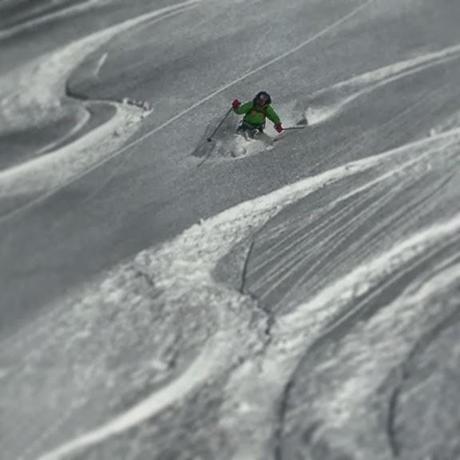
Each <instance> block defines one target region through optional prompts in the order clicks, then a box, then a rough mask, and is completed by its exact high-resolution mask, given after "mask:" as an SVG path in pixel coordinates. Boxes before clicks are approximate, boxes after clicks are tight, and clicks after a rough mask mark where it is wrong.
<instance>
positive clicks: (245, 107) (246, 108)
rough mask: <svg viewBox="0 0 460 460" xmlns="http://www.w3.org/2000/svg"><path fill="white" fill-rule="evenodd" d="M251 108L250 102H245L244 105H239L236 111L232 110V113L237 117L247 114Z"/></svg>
mask: <svg viewBox="0 0 460 460" xmlns="http://www.w3.org/2000/svg"><path fill="white" fill-rule="evenodd" d="M252 106H253V103H252V101H249V102H245V103H244V104H242V105H240V106H239V107H238V108H237V109H233V111H234V112H235V113H237V114H238V115H243V114H246V113H248V112H249V111H250V110H251V109H252Z"/></svg>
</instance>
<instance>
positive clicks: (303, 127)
mask: <svg viewBox="0 0 460 460" xmlns="http://www.w3.org/2000/svg"><path fill="white" fill-rule="evenodd" d="M305 128H306V126H289V127H288V128H283V131H289V130H291V129H305Z"/></svg>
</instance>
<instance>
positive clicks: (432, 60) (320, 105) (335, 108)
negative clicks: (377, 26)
mask: <svg viewBox="0 0 460 460" xmlns="http://www.w3.org/2000/svg"><path fill="white" fill-rule="evenodd" d="M459 57H460V44H457V45H453V46H449V47H446V48H444V49H442V50H438V51H434V52H430V53H426V54H424V55H421V56H416V57H414V58H411V59H407V60H404V61H400V62H397V63H394V64H391V65H388V66H385V67H381V68H379V69H376V70H373V71H370V72H366V73H364V74H362V75H359V76H357V77H353V78H351V79H349V80H346V81H343V82H340V83H336V84H335V85H333V86H332V87H330V88H327V89H323V90H320V91H318V92H316V93H315V94H313V95H312V96H311V106H310V107H309V108H308V109H307V111H306V118H307V120H308V123H309V125H317V124H320V123H324V122H325V121H328V120H329V119H331V118H333V117H334V116H336V115H337V114H338V113H339V112H340V111H341V110H342V109H343V108H344V107H345V106H346V105H347V104H349V103H351V102H353V101H354V100H356V99H358V98H359V97H361V96H363V95H365V94H368V93H370V92H372V91H374V90H376V89H378V88H380V87H382V86H384V85H387V84H389V83H392V82H394V81H396V80H399V79H401V78H405V77H408V76H410V75H414V74H416V73H418V72H422V71H423V70H426V69H429V68H431V67H434V66H436V65H440V64H443V63H446V62H448V61H450V60H454V59H458V58H459Z"/></svg>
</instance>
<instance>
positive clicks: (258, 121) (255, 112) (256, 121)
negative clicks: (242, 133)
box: [243, 103, 267, 126]
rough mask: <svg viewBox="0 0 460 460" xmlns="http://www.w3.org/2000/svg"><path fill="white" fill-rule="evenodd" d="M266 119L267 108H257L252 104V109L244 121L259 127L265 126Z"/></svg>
mask: <svg viewBox="0 0 460 460" xmlns="http://www.w3.org/2000/svg"><path fill="white" fill-rule="evenodd" d="M251 104H252V103H251ZM266 117H267V110H266V108H265V109H262V108H257V107H256V106H255V105H254V104H252V107H251V109H250V110H249V111H248V112H246V115H245V116H244V118H243V120H244V121H245V122H247V123H250V124H251V125H254V126H259V125H263V124H265V118H266Z"/></svg>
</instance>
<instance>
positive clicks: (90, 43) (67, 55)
mask: <svg viewBox="0 0 460 460" xmlns="http://www.w3.org/2000/svg"><path fill="white" fill-rule="evenodd" d="M202 1H203V0H188V1H185V2H182V3H180V4H178V5H174V6H172V7H165V8H162V9H160V10H157V11H156V12H153V13H148V14H145V15H142V16H140V17H138V18H135V19H130V20H127V21H125V22H123V23H122V24H118V25H116V26H112V27H110V28H109V29H106V30H104V31H101V32H97V33H95V34H92V35H90V36H88V37H86V38H84V39H82V40H79V41H77V42H76V43H74V44H72V45H70V46H67V47H66V48H65V49H64V50H61V51H59V52H53V53H52V54H51V56H52V58H53V60H54V61H56V62H58V63H60V65H61V69H62V63H63V62H65V65H64V68H63V69H62V70H61V71H60V72H59V81H58V82H56V84H54V85H53V90H52V91H51V92H52V93H53V94H55V90H56V86H57V87H60V86H63V85H64V83H65V80H66V78H67V76H68V75H69V74H70V72H71V70H72V69H74V68H75V67H76V65H78V64H79V63H80V62H82V60H83V59H84V58H85V57H86V56H87V55H88V54H90V53H91V52H92V51H94V50H96V49H97V48H99V47H100V46H101V45H102V44H103V43H105V42H106V41H108V40H109V39H110V38H111V37H113V36H114V35H115V34H118V33H120V32H122V31H124V30H127V29H129V28H131V27H133V26H134V25H136V24H138V23H140V22H142V21H145V20H147V19H150V18H152V17H154V16H160V15H162V14H165V13H168V12H170V11H172V10H174V9H181V8H184V7H185V8H186V7H187V6H189V5H191V4H195V3H200V2H202ZM375 1H376V0H367V1H366V2H364V3H363V4H361V5H360V6H358V7H356V8H354V9H353V10H352V11H350V12H349V13H347V14H346V15H344V16H342V17H341V18H340V19H338V20H337V21H335V22H334V23H332V24H330V25H329V26H327V27H325V28H324V29H322V30H321V31H319V32H318V33H317V34H315V35H313V36H312V37H310V38H308V39H307V40H305V41H303V42H301V43H300V44H298V45H297V46H295V47H293V48H291V49H289V50H288V51H286V52H285V53H282V54H280V55H278V56H277V57H275V58H273V59H271V60H270V61H268V62H266V63H265V64H263V65H261V66H258V67H256V68H255V69H253V70H251V71H249V72H247V73H245V74H243V75H242V76H240V77H239V78H237V79H235V80H232V81H231V82H229V83H227V84H225V85H223V86H221V87H220V88H218V89H217V90H215V91H213V92H211V93H210V94H208V95H207V96H206V97H204V98H202V99H200V100H199V101H197V102H196V103H194V104H192V105H191V106H190V107H188V108H187V109H185V110H183V111H181V112H179V113H178V114H177V115H175V116H173V117H171V118H169V119H168V120H166V121H165V122H163V123H161V124H160V125H159V126H157V127H156V128H154V129H152V130H150V131H148V132H147V133H145V134H144V135H142V136H140V137H139V138H137V139H136V140H134V141H132V142H130V143H128V144H126V145H124V146H123V147H122V148H120V149H118V150H116V151H115V152H111V153H110V154H108V155H104V156H103V158H102V159H100V160H99V161H97V162H95V163H93V164H92V165H91V166H89V167H88V168H86V169H85V170H83V171H80V172H79V173H77V174H75V175H74V176H73V177H72V178H71V179H69V180H67V181H65V182H64V183H61V184H60V185H58V186H55V187H53V188H51V189H50V190H48V191H47V192H45V193H43V194H41V195H39V196H38V197H37V198H36V199H33V200H31V201H29V202H28V203H27V204H25V205H23V206H20V207H18V208H17V209H15V210H14V211H13V212H10V213H8V214H7V215H4V216H3V217H0V222H2V221H5V220H6V219H9V218H11V217H14V216H16V215H17V214H19V213H21V212H23V211H26V210H27V209H30V208H31V207H34V206H35V205H37V204H39V203H41V202H42V201H43V200H45V199H46V198H48V197H50V196H52V195H54V194H55V193H57V192H58V191H59V190H61V189H62V188H64V187H66V186H68V185H70V184H72V183H73V182H75V181H77V180H79V179H80V178H81V177H83V176H84V175H86V174H88V173H90V172H91V171H93V170H95V169H96V168H98V167H100V166H101V165H103V164H105V163H106V162H107V161H109V160H111V159H112V158H115V157H117V156H119V155H121V154H122V153H124V152H126V151H127V150H128V149H132V148H133V147H135V146H136V145H138V144H140V143H141V142H143V141H145V140H146V139H148V138H149V137H150V136H152V135H154V134H156V133H157V132H159V131H161V130H163V129H164V128H166V127H168V126H170V125H171V124H173V123H174V122H175V121H177V120H179V119H180V118H182V117H183V116H185V115H187V114H189V113H190V112H192V111H193V110H195V109H196V108H197V107H200V106H201V105H203V104H204V103H206V102H208V101H209V100H211V99H212V98H214V97H215V96H217V95H219V94H221V93H222V92H224V91H225V90H227V89H228V88H231V87H232V86H234V85H236V84H237V83H239V82H241V81H243V80H245V79H247V78H249V77H250V76H252V75H254V74H256V73H258V72H260V71H261V70H264V69H266V68H267V67H269V66H271V65H273V64H275V63H277V62H279V61H281V60H283V59H285V58H286V57H288V56H290V55H292V54H294V53H295V52H297V51H299V50H300V49H302V48H304V47H305V46H307V45H309V44H311V43H313V42H314V41H316V40H318V39H319V38H321V37H323V36H324V35H326V34H328V33H329V32H331V31H333V30H335V29H337V28H338V27H340V26H341V25H342V24H343V23H345V22H346V21H348V20H349V19H351V18H352V17H354V16H356V15H357V14H358V13H360V12H361V11H362V10H363V9H364V8H366V7H367V6H368V5H370V4H372V3H374V2H375ZM75 55H78V56H79V59H78V61H77V62H76V60H75ZM42 59H43V58H41V59H40V60H39V64H40V62H41V61H42ZM69 59H70V60H71V61H70V62H72V66H71V67H69V65H68V62H69ZM36 65H37V64H32V65H31V64H27V66H26V69H29V68H30V67H32V71H30V70H29V71H27V72H26V75H30V74H34V73H36V72H35V71H33V67H34V66H36ZM48 65H49V62H46V66H48ZM23 70H25V69H23ZM55 73H56V68H54V69H53V75H54V74H55ZM29 85H30V82H29ZM29 97H30V94H29ZM39 105H40V104H39ZM129 158H130V155H129V153H128V154H127V155H126V156H125V158H124V159H123V163H125V162H127V161H128V160H129ZM111 179H112V176H111V175H109V177H108V179H106V180H105V181H104V182H103V183H102V184H101V185H100V186H99V187H98V188H97V190H96V191H95V192H93V194H96V193H98V192H99V191H100V190H101V189H102V188H103V187H104V186H105V185H106V184H107V183H108V182H110V180H111ZM0 180H1V179H0Z"/></svg>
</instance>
